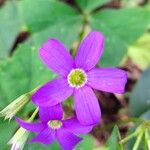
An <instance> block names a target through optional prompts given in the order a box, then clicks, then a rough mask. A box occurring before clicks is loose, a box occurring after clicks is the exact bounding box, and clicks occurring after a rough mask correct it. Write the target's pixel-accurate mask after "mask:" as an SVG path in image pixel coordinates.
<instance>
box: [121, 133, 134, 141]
mask: <svg viewBox="0 0 150 150" xmlns="http://www.w3.org/2000/svg"><path fill="white" fill-rule="evenodd" d="M136 136H137V133H136V132H134V133H132V134H130V135H129V136H127V137H126V138H124V139H122V140H121V141H120V142H119V143H126V142H127V141H128V140H130V139H132V138H133V137H136Z"/></svg>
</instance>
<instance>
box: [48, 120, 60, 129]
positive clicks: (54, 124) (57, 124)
mask: <svg viewBox="0 0 150 150" xmlns="http://www.w3.org/2000/svg"><path fill="white" fill-rule="evenodd" d="M47 124H48V126H49V127H50V128H52V129H59V128H60V127H61V126H62V122H61V121H59V120H51V121H49V122H48V123H47Z"/></svg>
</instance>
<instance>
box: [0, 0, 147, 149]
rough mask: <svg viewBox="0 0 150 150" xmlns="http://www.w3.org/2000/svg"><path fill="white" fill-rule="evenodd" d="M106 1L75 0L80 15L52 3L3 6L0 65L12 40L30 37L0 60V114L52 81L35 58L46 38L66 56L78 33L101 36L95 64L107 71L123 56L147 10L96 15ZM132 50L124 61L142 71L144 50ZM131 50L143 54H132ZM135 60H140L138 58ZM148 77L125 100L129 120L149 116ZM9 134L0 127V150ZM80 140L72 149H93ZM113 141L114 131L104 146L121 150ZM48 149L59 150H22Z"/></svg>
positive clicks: (25, 0)
mask: <svg viewBox="0 0 150 150" xmlns="http://www.w3.org/2000/svg"><path fill="white" fill-rule="evenodd" d="M108 1H109V0H75V2H76V3H77V5H78V6H79V7H80V9H81V12H78V11H77V10H76V8H73V7H71V6H69V5H68V4H66V3H63V2H60V1H58V0H32V1H31V0H21V1H16V0H14V1H11V0H10V1H6V3H5V5H4V6H3V7H2V8H0V9H1V10H0V22H1V23H0V59H2V58H6V57H7V56H8V55H9V54H10V50H11V49H12V46H13V44H14V41H15V39H16V36H17V35H18V34H19V33H20V32H21V31H23V30H25V31H28V32H30V37H29V39H28V40H27V41H26V43H25V44H21V45H20V46H19V47H17V49H16V50H15V53H14V54H13V55H12V57H11V58H6V59H5V60H3V61H2V60H0V63H1V64H0V109H2V108H4V107H5V106H6V105H8V104H9V103H10V102H11V101H13V100H14V99H16V98H17V97H19V96H20V95H22V94H24V93H27V92H30V91H31V90H33V89H34V88H36V87H37V86H39V85H41V84H44V83H45V82H47V81H48V80H51V79H53V78H54V77H55V75H54V74H52V73H51V72H50V71H49V70H48V69H46V67H45V66H44V65H43V63H42V62H41V61H40V59H39V57H38V49H39V47H40V45H41V44H42V43H43V42H44V41H46V40H47V39H48V38H57V39H59V40H60V41H61V42H63V43H64V44H65V45H66V47H67V48H68V49H69V50H71V49H72V48H73V47H74V46H73V45H74V44H75V43H76V42H77V41H78V40H79V39H80V38H81V35H80V33H81V31H82V32H84V30H85V29H84V27H85V26H88V27H89V28H90V29H91V30H98V31H101V32H103V33H104V35H105V40H106V43H105V50H104V55H103V56H102V59H101V61H100V62H99V64H100V65H102V66H109V67H110V66H116V65H119V64H120V62H121V60H122V58H123V57H124V56H125V55H126V54H127V49H128V47H129V46H130V45H131V44H133V43H134V42H135V41H136V40H137V39H138V38H139V37H140V36H141V35H142V34H143V33H144V32H145V31H146V30H147V27H148V25H149V24H150V9H149V8H148V7H143V8H140V7H134V8H120V9H117V10H115V9H110V10H108V9H97V8H100V7H101V6H102V5H103V4H105V3H107V2H108ZM96 9H97V11H95V10H96ZM85 23H86V25H85ZM146 41H147V43H149V38H146ZM135 46H136V51H135V49H134V50H133V47H132V50H129V53H128V54H129V56H130V57H132V59H133V60H134V61H135V62H136V63H137V64H138V60H139V59H140V60H141V62H140V64H141V65H142V67H143V66H144V67H145V66H147V65H148V64H149V58H148V55H149V46H147V45H146V44H145V43H144V47H143V44H141V43H140V44H139V43H138V42H137V43H135ZM137 47H138V48H140V49H142V50H143V51H141V50H138V48H137ZM134 48H135V47H134ZM131 51H132V52H131ZM114 54H115V55H114ZM141 55H142V58H141V57H140V58H139V56H141ZM143 56H144V57H143ZM146 56H147V57H146ZM145 58H146V59H145ZM147 58H148V61H147ZM149 76H150V69H148V70H147V71H146V72H145V73H144V74H143V75H142V77H141V79H140V81H139V82H138V83H137V85H136V87H135V90H133V92H132V94H131V97H130V98H131V102H130V111H131V113H132V115H133V116H140V115H141V114H143V113H145V112H146V111H147V112H146V113H145V114H144V115H147V116H149V104H150V103H149V97H150V95H149V89H150V87H149V85H150V82H149V81H150V79H149ZM68 104H70V105H71V104H72V102H70V101H69V103H68ZM31 108H33V105H31V103H30V104H29V105H28V106H27V107H26V108H25V109H26V110H25V112H26V113H29V110H30V109H31ZM20 114H21V113H20ZM15 130H16V123H14V122H11V123H10V124H8V123H7V122H2V121H1V123H0V133H1V134H0V148H1V149H2V150H3V149H7V146H6V145H7V144H6V143H7V142H8V140H9V139H10V137H11V136H12V134H13V133H14V132H15ZM84 138H85V140H84V141H83V142H81V143H80V144H79V145H78V146H77V148H76V149H77V150H82V149H83V150H84V149H86V150H88V149H89V150H91V149H93V148H94V144H93V139H92V137H89V136H85V137H84ZM119 138H120V135H119V130H118V128H117V127H115V128H114V130H113V132H112V135H111V137H110V138H109V140H108V142H107V146H108V147H109V148H110V150H111V149H112V150H122V146H121V145H120V144H118V139H119ZM49 147H50V148H52V149H54V150H56V149H57V150H58V149H60V147H59V146H58V144H57V143H54V144H53V145H50V146H47V147H46V146H43V145H41V144H37V143H35V144H32V145H28V144H26V146H25V149H28V150H30V149H39V150H42V149H49Z"/></svg>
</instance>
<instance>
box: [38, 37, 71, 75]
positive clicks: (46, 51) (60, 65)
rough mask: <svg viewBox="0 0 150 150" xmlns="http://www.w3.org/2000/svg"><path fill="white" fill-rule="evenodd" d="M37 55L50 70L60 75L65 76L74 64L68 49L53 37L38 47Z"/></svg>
mask: <svg viewBox="0 0 150 150" xmlns="http://www.w3.org/2000/svg"><path fill="white" fill-rule="evenodd" d="M39 55H40V57H41V59H42V61H43V62H44V63H45V64H46V65H47V66H48V67H49V68H50V69H51V70H53V71H54V72H56V73H58V74H59V75H62V76H66V75H67V74H68V73H69V71H70V70H71V69H72V67H73V64H74V61H73V58H72V57H71V55H70V54H69V52H68V50H67V49H66V48H65V47H64V45H63V44H62V43H61V42H59V41H58V40H55V39H48V41H47V42H45V43H44V44H43V46H42V47H41V48H40V51H39Z"/></svg>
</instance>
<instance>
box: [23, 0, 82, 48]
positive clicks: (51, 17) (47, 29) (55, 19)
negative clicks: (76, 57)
mask: <svg viewBox="0 0 150 150" xmlns="http://www.w3.org/2000/svg"><path fill="white" fill-rule="evenodd" d="M33 8H34V9H33ZM20 9H21V10H22V16H23V18H24V20H25V22H26V24H27V28H28V29H29V30H30V32H32V33H34V34H33V35H32V36H31V41H32V42H34V43H36V44H38V45H40V44H41V43H43V42H44V41H45V40H47V39H48V38H49V37H51V38H57V39H59V40H61V41H62V42H64V44H65V45H66V46H67V48H69V49H70V48H71V46H72V44H73V42H74V41H75V40H76V39H77V37H78V35H79V32H80V29H81V24H82V17H81V16H80V14H79V13H78V12H77V11H76V10H75V9H73V8H71V7H70V6H68V5H66V4H65V3H63V2H59V1H56V0H46V1H43V0H32V1H30V0H23V1H21V3H20ZM31 14H32V15H31Z"/></svg>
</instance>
